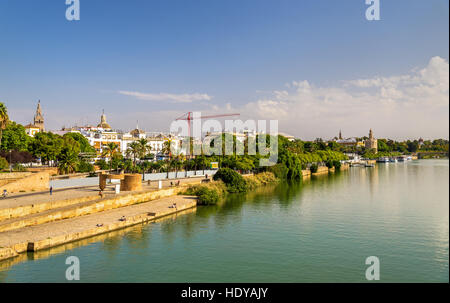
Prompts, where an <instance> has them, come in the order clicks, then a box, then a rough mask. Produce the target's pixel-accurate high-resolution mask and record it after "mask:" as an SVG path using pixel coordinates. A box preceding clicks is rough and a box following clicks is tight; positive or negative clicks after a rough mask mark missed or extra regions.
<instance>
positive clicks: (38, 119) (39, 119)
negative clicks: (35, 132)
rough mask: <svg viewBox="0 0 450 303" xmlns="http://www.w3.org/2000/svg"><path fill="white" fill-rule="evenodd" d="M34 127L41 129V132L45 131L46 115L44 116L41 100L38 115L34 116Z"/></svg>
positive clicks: (37, 110)
mask: <svg viewBox="0 0 450 303" xmlns="http://www.w3.org/2000/svg"><path fill="white" fill-rule="evenodd" d="M34 125H35V126H37V127H39V129H40V131H44V130H45V127H44V115H42V108H41V100H39V101H38V105H37V109H36V114H35V115H34Z"/></svg>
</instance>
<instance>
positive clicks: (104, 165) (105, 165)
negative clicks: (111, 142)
mask: <svg viewBox="0 0 450 303" xmlns="http://www.w3.org/2000/svg"><path fill="white" fill-rule="evenodd" d="M95 164H96V165H98V167H100V169H101V170H108V169H109V164H108V163H107V162H106V161H105V160H103V159H101V160H98V161H97V162H96V163H95Z"/></svg>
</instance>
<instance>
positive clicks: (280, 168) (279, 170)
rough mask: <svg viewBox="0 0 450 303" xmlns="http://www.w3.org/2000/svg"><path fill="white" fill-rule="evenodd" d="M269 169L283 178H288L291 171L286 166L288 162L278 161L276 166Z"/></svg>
mask: <svg viewBox="0 0 450 303" xmlns="http://www.w3.org/2000/svg"><path fill="white" fill-rule="evenodd" d="M268 170H269V171H270V172H272V173H273V174H274V176H275V177H276V178H278V179H282V180H284V179H286V178H287V175H288V171H289V169H288V168H287V167H286V164H284V163H278V164H276V165H274V166H269V169H268Z"/></svg>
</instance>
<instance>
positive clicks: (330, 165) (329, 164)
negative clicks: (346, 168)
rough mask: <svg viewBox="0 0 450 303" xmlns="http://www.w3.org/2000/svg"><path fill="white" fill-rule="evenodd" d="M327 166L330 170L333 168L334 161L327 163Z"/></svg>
mask: <svg viewBox="0 0 450 303" xmlns="http://www.w3.org/2000/svg"><path fill="white" fill-rule="evenodd" d="M326 166H327V167H328V168H333V161H331V160H328V161H327V163H326Z"/></svg>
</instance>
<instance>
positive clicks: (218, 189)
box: [180, 181, 227, 205]
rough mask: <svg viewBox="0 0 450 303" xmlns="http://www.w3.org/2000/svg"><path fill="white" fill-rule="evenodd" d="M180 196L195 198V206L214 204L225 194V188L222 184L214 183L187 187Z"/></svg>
mask: <svg viewBox="0 0 450 303" xmlns="http://www.w3.org/2000/svg"><path fill="white" fill-rule="evenodd" d="M180 194H182V195H190V196H197V197H198V200H197V204H199V205H212V204H216V203H217V202H218V201H219V200H220V198H221V197H223V196H224V195H226V194H227V187H226V185H225V184H224V183H223V182H220V181H219V182H214V183H209V184H207V185H203V184H202V185H189V186H188V187H187V188H186V190H185V191H183V192H181V193H180Z"/></svg>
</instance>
